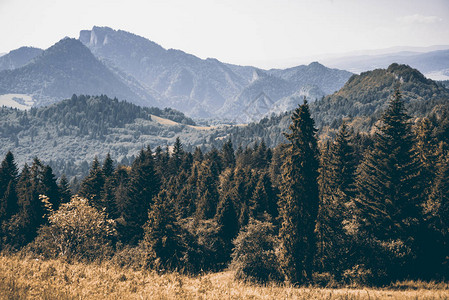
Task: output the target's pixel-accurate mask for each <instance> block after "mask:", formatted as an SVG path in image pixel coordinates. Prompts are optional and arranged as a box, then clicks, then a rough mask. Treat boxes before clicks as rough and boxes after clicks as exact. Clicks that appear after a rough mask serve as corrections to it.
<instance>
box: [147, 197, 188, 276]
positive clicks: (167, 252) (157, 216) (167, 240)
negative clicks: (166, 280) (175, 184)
mask: <svg viewBox="0 0 449 300" xmlns="http://www.w3.org/2000/svg"><path fill="white" fill-rule="evenodd" d="M142 246H143V247H144V249H145V250H146V252H147V253H148V260H149V264H150V266H151V267H152V268H154V269H155V270H157V271H158V272H165V271H174V270H179V271H181V270H182V269H183V266H184V263H185V262H184V261H183V258H184V254H185V251H186V246H185V245H184V241H183V238H182V229H181V226H180V225H179V223H178V222H177V219H176V216H175V214H174V208H173V203H172V199H170V198H169V197H168V195H167V192H166V191H165V190H161V191H160V192H159V194H158V196H157V197H156V198H155V202H154V204H153V206H152V209H151V211H150V212H149V214H148V222H147V224H146V225H145V229H144V238H143V241H142Z"/></svg>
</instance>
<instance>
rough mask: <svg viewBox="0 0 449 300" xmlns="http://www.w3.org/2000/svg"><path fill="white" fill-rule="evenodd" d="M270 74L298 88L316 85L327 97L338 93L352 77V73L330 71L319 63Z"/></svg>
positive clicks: (336, 70) (270, 71)
mask: <svg viewBox="0 0 449 300" xmlns="http://www.w3.org/2000/svg"><path fill="white" fill-rule="evenodd" d="M268 72H269V73H270V74H272V75H275V76H277V77H279V78H282V79H284V80H287V81H289V82H292V83H294V84H295V85H297V86H307V85H315V86H317V87H319V88H320V89H321V90H322V91H323V92H324V93H325V94H326V95H328V94H332V93H333V92H335V91H338V90H339V89H340V88H341V87H342V86H343V85H344V84H345V83H346V81H348V79H349V77H351V75H352V73H351V72H348V71H344V70H338V69H330V68H327V67H325V66H323V65H322V64H320V63H318V62H313V63H311V64H309V65H307V66H305V65H302V66H297V67H293V68H288V69H285V70H279V69H272V70H269V71H268Z"/></svg>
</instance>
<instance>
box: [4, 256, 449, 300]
mask: <svg viewBox="0 0 449 300" xmlns="http://www.w3.org/2000/svg"><path fill="white" fill-rule="evenodd" d="M448 298H449V284H447V283H436V282H416V281H409V282H399V283H395V284H392V285H391V286H390V287H387V288H376V289H375V288H362V287H345V288H338V289H330V288H319V287H313V286H310V287H300V288H297V287H293V286H288V285H283V284H268V285H257V284H251V283H245V282H242V281H237V280H235V279H234V274H233V271H225V272H219V273H209V274H203V275H198V276H195V277H189V276H185V275H180V274H178V273H168V274H157V273H156V272H154V271H151V270H134V269H129V268H121V267H118V266H116V265H114V264H113V263H111V262H109V261H103V262H96V263H90V264H86V263H80V262H67V261H64V260H62V259H56V260H40V259H36V258H31V257H24V256H19V255H1V256H0V299H448Z"/></svg>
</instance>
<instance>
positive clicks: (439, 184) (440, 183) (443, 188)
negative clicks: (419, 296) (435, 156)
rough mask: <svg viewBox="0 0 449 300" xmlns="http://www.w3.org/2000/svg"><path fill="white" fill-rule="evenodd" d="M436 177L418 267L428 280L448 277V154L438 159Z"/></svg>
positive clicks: (427, 207) (427, 210) (428, 205)
mask: <svg viewBox="0 0 449 300" xmlns="http://www.w3.org/2000/svg"><path fill="white" fill-rule="evenodd" d="M437 169H438V172H437V175H436V178H435V182H434V184H433V186H432V188H431V189H430V191H431V193H430V195H429V200H428V201H427V203H426V215H427V224H428V226H429V231H428V232H427V233H428V234H427V236H426V237H427V239H426V243H424V245H425V246H426V247H425V249H424V251H423V252H424V255H425V257H424V260H423V263H422V265H420V267H421V269H422V270H423V273H424V275H427V276H428V279H442V278H448V276H449V153H446V155H443V156H442V157H441V158H440V162H439V163H438V164H437Z"/></svg>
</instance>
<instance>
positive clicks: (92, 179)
mask: <svg viewBox="0 0 449 300" xmlns="http://www.w3.org/2000/svg"><path fill="white" fill-rule="evenodd" d="M104 183H105V176H104V173H103V170H102V168H101V166H100V163H99V162H98V159H97V157H95V158H94V160H93V162H92V167H91V168H90V171H89V175H87V176H86V178H84V180H83V181H82V182H81V186H80V190H79V192H78V194H79V195H80V196H81V197H84V198H86V199H88V200H89V201H90V204H91V205H92V206H93V207H95V208H96V209H100V210H101V209H103V207H104V205H103V203H102V202H103V201H102V193H103V188H104Z"/></svg>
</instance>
